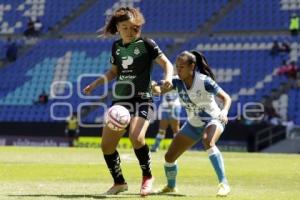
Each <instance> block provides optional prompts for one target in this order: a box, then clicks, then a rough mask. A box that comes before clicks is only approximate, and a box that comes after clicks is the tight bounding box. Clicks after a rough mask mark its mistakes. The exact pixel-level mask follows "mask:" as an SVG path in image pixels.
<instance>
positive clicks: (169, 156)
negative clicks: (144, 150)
mask: <svg viewBox="0 0 300 200" xmlns="http://www.w3.org/2000/svg"><path fill="white" fill-rule="evenodd" d="M165 161H166V162H168V163H173V162H175V161H176V159H175V157H174V156H173V155H172V154H171V153H169V152H167V153H166V154H165Z"/></svg>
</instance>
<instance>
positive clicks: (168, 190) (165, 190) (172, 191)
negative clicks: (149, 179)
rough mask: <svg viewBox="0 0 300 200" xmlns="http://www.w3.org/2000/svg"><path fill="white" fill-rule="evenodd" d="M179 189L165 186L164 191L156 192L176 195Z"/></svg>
mask: <svg viewBox="0 0 300 200" xmlns="http://www.w3.org/2000/svg"><path fill="white" fill-rule="evenodd" d="M176 192H177V188H176V187H175V188H170V187H169V186H167V185H166V186H165V187H164V188H163V189H161V190H158V191H156V192H155V193H157V194H165V193H176Z"/></svg>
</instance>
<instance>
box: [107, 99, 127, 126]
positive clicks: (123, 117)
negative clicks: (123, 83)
mask: <svg viewBox="0 0 300 200" xmlns="http://www.w3.org/2000/svg"><path fill="white" fill-rule="evenodd" d="M129 123H130V113H129V111H128V110H127V109H126V108H125V107H124V106H120V105H114V106H112V107H110V108H109V109H108V111H107V112H106V116H105V124H106V125H107V126H108V127H109V128H110V129H112V130H113V131H122V130H124V129H125V128H126V127H127V126H128V124H129Z"/></svg>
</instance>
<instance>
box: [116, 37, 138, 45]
mask: <svg viewBox="0 0 300 200" xmlns="http://www.w3.org/2000/svg"><path fill="white" fill-rule="evenodd" d="M140 39H142V38H141V37H138V38H136V39H135V40H133V41H131V42H129V43H126V44H123V41H122V39H121V41H120V46H122V47H128V46H129V45H131V44H132V43H135V42H136V41H138V40H140Z"/></svg>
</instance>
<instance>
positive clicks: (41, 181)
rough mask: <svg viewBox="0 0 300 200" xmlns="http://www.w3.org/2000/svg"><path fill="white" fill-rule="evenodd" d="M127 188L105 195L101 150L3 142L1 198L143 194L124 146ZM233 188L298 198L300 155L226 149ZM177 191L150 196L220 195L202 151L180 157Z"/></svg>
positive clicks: (237, 194)
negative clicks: (34, 146)
mask: <svg viewBox="0 0 300 200" xmlns="http://www.w3.org/2000/svg"><path fill="white" fill-rule="evenodd" d="M120 154H121V158H122V167H123V173H124V175H125V177H126V180H127V182H128V184H129V191H128V192H125V193H123V194H122V195H118V196H110V197H106V196H103V195H101V193H103V192H105V191H106V189H108V188H109V187H110V186H111V184H112V180H111V177H110V174H109V173H108V170H107V169H106V166H105V163H104V160H103V158H102V154H101V151H100V149H96V148H37V147H36V148H27V147H0V199H1V200H6V199H8V200H10V199H22V200H23V199H24V200H25V199H28V200H29V199H30V200H38V199H43V200H48V199H60V200H61V199H76V200H79V199H103V198H112V199H140V196H139V193H138V192H139V186H140V181H141V180H140V179H141V172H140V169H139V166H138V164H137V160H136V158H135V155H134V153H133V151H132V150H120ZM163 155H164V152H163V151H160V152H158V153H155V154H152V158H153V165H152V168H153V174H154V176H155V177H156V181H155V184H154V188H155V189H159V188H160V187H162V186H163V185H164V184H165V177H164V172H163ZM223 155H224V159H225V166H226V169H227V175H228V178H229V181H230V184H231V187H232V193H231V194H230V196H228V197H226V199H236V200H248V199H253V200H277V199H282V200H297V199H300V156H299V155H283V154H249V153H229V152H226V153H224V154H223ZM179 165H180V171H179V175H178V189H179V193H178V195H176V196H175V195H173V196H171V195H153V196H152V195H151V196H148V197H147V199H178V200H179V199H201V200H208V199H209V200H211V199H218V198H217V197H216V196H215V194H216V190H217V180H216V176H215V174H214V172H213V169H212V167H211V165H210V163H209V159H208V158H207V154H206V153H204V152H195V151H191V152H187V153H186V154H185V155H183V156H182V158H181V159H180V160H179Z"/></svg>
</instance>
